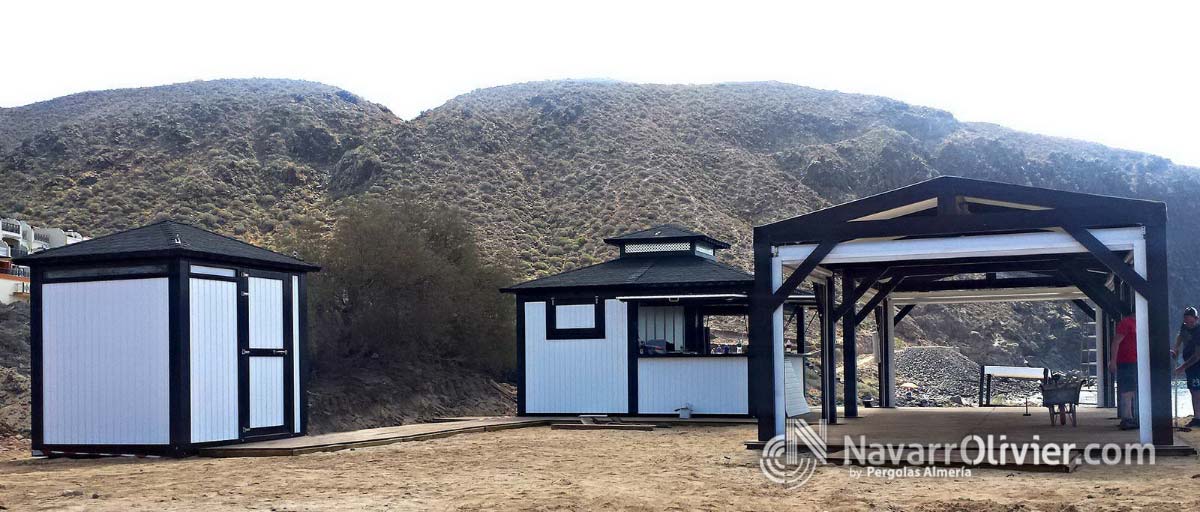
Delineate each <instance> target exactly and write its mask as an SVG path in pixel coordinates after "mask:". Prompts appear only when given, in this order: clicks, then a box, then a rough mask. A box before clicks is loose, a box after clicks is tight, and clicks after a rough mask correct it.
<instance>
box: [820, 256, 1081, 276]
mask: <svg viewBox="0 0 1200 512" xmlns="http://www.w3.org/2000/svg"><path fill="white" fill-rule="evenodd" d="M1064 262H1073V263H1077V264H1078V266H1080V267H1092V266H1096V262H1095V261H1094V260H1093V259H1092V258H1090V257H1088V256H1086V255H1066V256H1053V257H1047V256H1046V255H1037V256H1033V257H1029V256H1014V257H1011V258H1010V259H997V258H988V259H986V260H983V261H980V260H979V259H978V258H964V259H949V260H943V261H928V262H922V263H916V262H912V263H892V265H891V270H892V272H891V273H892V274H903V275H905V276H908V277H918V276H941V277H944V276H953V275H958V274H987V273H997V272H1056V271H1058V269H1059V267H1061V266H1062V265H1063V263H1064ZM843 266H850V265H830V266H829V268H831V269H839V268H841V267H843ZM1099 268H1102V267H1099Z"/></svg>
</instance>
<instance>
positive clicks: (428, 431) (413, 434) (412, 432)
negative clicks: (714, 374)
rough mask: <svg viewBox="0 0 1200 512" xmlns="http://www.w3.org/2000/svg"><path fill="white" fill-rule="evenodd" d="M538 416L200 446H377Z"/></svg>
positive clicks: (278, 449) (249, 452)
mask: <svg viewBox="0 0 1200 512" xmlns="http://www.w3.org/2000/svg"><path fill="white" fill-rule="evenodd" d="M548 422H549V421H548V420H546V419H541V418H536V419H534V418H489V419H485V420H465V421H460V422H453V423H426V424H416V425H401V426H396V427H381V428H374V429H365V430H357V431H352V432H338V433H332V434H321V435H317V436H305V437H294V438H287V439H276V440H271V441H262V442H257V443H245V444H238V445H228V446H215V447H210V448H204V449H201V450H200V455H204V456H210V457H268V456H286V455H302V454H306V453H317V452H328V451H337V450H345V449H349V448H359V447H364V448H365V447H370V446H380V445H385V444H392V443H401V442H408V441H422V440H429V439H437V438H442V437H449V436H453V435H458V434H467V433H473V432H492V431H497V430H505V429H511V428H523V427H532V426H540V425H545V424H547V423H548Z"/></svg>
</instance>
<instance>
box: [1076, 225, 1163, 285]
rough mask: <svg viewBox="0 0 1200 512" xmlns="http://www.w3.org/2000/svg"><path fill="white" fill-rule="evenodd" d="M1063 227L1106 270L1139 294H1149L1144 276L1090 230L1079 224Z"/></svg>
mask: <svg viewBox="0 0 1200 512" xmlns="http://www.w3.org/2000/svg"><path fill="white" fill-rule="evenodd" d="M1063 229H1064V230H1066V231H1067V233H1070V234H1071V236H1072V237H1074V238H1075V240H1076V241H1077V242H1079V243H1080V244H1081V245H1083V247H1084V248H1086V249H1087V250H1088V252H1090V253H1092V256H1095V257H1096V259H1097V260H1100V263H1102V264H1104V266H1105V267H1106V268H1108V270H1110V271H1112V273H1114V274H1116V275H1117V277H1119V278H1121V280H1122V281H1125V282H1126V283H1129V286H1132V287H1133V289H1134V290H1136V291H1137V292H1138V293H1139V294H1141V296H1143V297H1149V296H1150V293H1151V288H1150V283H1149V282H1148V281H1146V278H1144V277H1142V276H1141V274H1138V273H1137V272H1135V271H1134V270H1133V267H1130V266H1129V265H1128V264H1126V263H1125V260H1124V259H1122V258H1120V257H1119V256H1117V254H1116V253H1114V252H1113V251H1112V250H1111V249H1109V248H1108V246H1106V245H1104V242H1101V241H1100V240H1099V239H1097V238H1096V236H1095V235H1093V234H1092V232H1091V231H1088V230H1087V229H1085V228H1082V227H1079V226H1064V227H1063Z"/></svg>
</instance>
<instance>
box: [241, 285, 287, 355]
mask: <svg viewBox="0 0 1200 512" xmlns="http://www.w3.org/2000/svg"><path fill="white" fill-rule="evenodd" d="M247 291H249V292H250V308H249V309H250V348H283V281H280V280H278V279H266V278H261V277H251V278H250V280H249V283H248V288H247Z"/></svg>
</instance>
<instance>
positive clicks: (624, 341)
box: [502, 225, 815, 417]
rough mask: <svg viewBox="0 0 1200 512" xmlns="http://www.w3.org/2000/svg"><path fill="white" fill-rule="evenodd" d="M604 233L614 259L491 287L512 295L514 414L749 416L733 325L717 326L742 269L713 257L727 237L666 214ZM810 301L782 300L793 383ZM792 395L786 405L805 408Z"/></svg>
mask: <svg viewBox="0 0 1200 512" xmlns="http://www.w3.org/2000/svg"><path fill="white" fill-rule="evenodd" d="M605 242H606V243H608V244H610V245H614V246H616V247H617V248H618V249H619V252H620V255H619V257H618V258H617V259H614V260H611V261H607V262H604V263H601V264H598V265H592V266H589V267H584V268H580V269H576V270H572V271H568V272H564V273H561V274H557V275H553V276H548V277H544V278H541V279H536V280H533V281H528V282H525V283H520V284H517V285H514V286H511V287H509V288H505V289H504V290H502V291H504V292H507V293H512V294H514V295H516V299H517V317H518V321H517V354H518V357H517V360H518V386H517V409H518V413H519V414H521V415H530V416H536V415H579V414H609V415H619V416H626V415H642V416H664V415H670V416H673V415H677V414H679V413H680V412H681V411H680V410H681V409H684V408H687V409H688V412H689V413H690V414H692V415H694V416H701V417H704V416H716V417H749V416H751V415H752V414H753V411H752V410H751V407H750V400H749V398H750V393H749V386H750V381H751V379H750V375H749V373H748V365H747V361H748V359H747V354H746V353H745V350H744V349H745V335H744V334H741V336H740V342H741V343H740V344H739V336H738V333H736V332H734V333H732V335H730V332H729V331H730V330H729V329H722V327H726V326H727V324H729V323H733V324H737V323H738V322H741V323H742V325H744V323H745V318H746V315H747V313H748V311H749V309H748V299H747V296H748V294H749V291H750V288H751V286H752V285H753V282H754V278H753V276H752V275H750V274H749V273H747V272H745V271H743V270H740V269H738V268H736V267H733V266H730V265H727V264H724V263H720V262H718V261H717V253H718V251H720V250H722V249H726V248H728V247H729V244H727V243H725V242H722V241H720V240H716V239H713V238H710V237H708V236H706V235H703V234H700V233H696V232H693V231H690V230H687V229H684V228H681V227H678V226H674V225H662V226H655V227H652V228H649V229H646V230H642V231H638V232H634V233H629V234H625V235H621V236H617V237H613V238H609V239H606V240H605ZM811 304H815V299H814V298H813V297H812V296H806V297H799V296H798V297H794V298H793V300H791V301H789V307H791V308H792V309H791V311H792V312H793V315H792V317H791V318H792V321H793V323H794V324H795V326H796V332H797V333H798V339H799V340H800V341H799V342H797V343H794V344H793V345H792V349H793V350H792V351H791V353H789V354H788V362H789V368H791V369H792V370H793V371H792V372H790V373H789V379H790V380H789V381H788V382H789V384H790V385H791V386H792V387H793V389H796V390H798V391H801V390H803V389H804V384H803V382H804V381H803V379H804V373H805V372H804V362H803V358H802V357H801V356H800V354H799V352H802V351H803V350H802V347H803V337H804V336H803V326H804V322H803V318H804V315H805V311H806V309H805V305H811ZM718 317H721V318H723V320H722V321H718V322H717V323H713V319H715V318H718ZM797 319H799V320H797ZM721 322H724V323H721ZM733 330H734V331H736V327H735V329H733ZM742 330H743V332H744V329H742ZM801 396H802V392H801V393H798V394H794V395H793V398H795V399H794V400H793V401H792V402H791V403H789V414H791V415H799V414H803V413H805V412H808V404H807V402H806V401H805V400H803V399H802V398H800V397H801Z"/></svg>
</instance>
